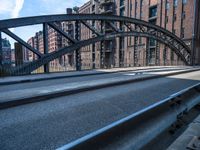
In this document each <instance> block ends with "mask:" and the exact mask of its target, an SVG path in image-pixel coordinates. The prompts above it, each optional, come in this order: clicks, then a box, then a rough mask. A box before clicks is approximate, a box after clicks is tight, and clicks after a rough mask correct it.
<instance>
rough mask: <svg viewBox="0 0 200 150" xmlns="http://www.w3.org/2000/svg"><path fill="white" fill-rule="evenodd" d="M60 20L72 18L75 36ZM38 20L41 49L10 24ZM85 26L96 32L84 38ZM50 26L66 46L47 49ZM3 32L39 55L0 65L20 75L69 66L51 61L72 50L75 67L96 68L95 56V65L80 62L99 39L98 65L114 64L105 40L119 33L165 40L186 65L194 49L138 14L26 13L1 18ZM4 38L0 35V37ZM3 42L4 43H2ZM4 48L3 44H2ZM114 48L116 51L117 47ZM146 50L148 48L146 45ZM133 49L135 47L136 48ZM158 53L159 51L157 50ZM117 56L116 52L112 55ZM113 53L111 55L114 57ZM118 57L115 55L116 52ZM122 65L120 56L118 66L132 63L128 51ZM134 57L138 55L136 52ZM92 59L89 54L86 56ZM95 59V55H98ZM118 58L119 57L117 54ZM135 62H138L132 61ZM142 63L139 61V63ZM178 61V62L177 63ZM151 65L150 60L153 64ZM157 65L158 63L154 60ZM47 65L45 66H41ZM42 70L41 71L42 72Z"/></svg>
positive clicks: (1, 30) (0, 30)
mask: <svg viewBox="0 0 200 150" xmlns="http://www.w3.org/2000/svg"><path fill="white" fill-rule="evenodd" d="M91 21H94V22H95V24H96V25H95V26H93V25H92V24H91ZM59 22H70V23H71V22H73V25H74V36H71V35H70V34H69V31H64V30H63V29H62V28H60V27H59V26H57V23H59ZM35 24H42V25H43V47H44V49H43V51H44V53H42V52H41V51H40V50H39V49H37V48H35V47H34V46H31V45H29V44H27V43H26V42H25V41H24V40H23V39H21V38H20V37H19V36H17V35H16V34H14V33H12V32H11V31H10V30H9V28H13V27H22V26H28V25H35ZM119 24H121V25H123V28H121V26H119ZM82 26H85V28H87V29H88V30H89V31H91V32H92V33H93V34H92V35H90V37H89V38H88V39H84V38H81V27H82ZM107 26H109V27H110V30H109V31H107V30H106V27H107ZM48 28H53V29H54V30H55V31H56V32H57V33H58V34H60V35H61V36H62V37H64V38H66V39H67V40H68V41H69V43H68V45H66V46H65V47H61V48H59V49H57V50H55V51H53V52H50V53H49V52H48V34H49V33H48ZM0 32H4V33H5V34H7V35H8V36H10V37H12V38H13V39H15V40H16V41H17V42H19V43H20V44H21V45H23V46H24V47H26V48H27V50H29V51H31V52H32V53H34V55H36V56H37V59H36V60H34V61H32V62H29V63H28V64H27V63H26V64H21V65H18V66H17V67H16V66H15V67H10V68H8V67H5V66H3V65H2V64H1V65H0V70H1V72H2V73H1V74H7V75H20V74H28V73H32V72H34V71H35V72H37V71H36V70H37V69H38V68H39V69H38V70H40V71H41V70H42V68H43V70H44V72H49V71H50V70H52V71H56V70H66V67H64V69H61V68H62V67H60V66H59V65H55V66H56V67H55V68H54V67H52V68H53V69H50V68H49V66H51V65H50V64H51V62H52V61H54V60H57V59H59V58H61V57H63V56H64V55H67V54H69V53H73V54H74V65H75V68H76V70H80V69H81V68H82V69H91V68H90V67H91V66H92V68H94V66H95V67H96V66H97V64H94V60H92V61H91V60H89V61H91V63H93V64H92V65H91V64H90V65H88V66H87V67H86V66H81V65H82V64H84V62H83V59H82V58H81V54H82V52H81V48H83V47H85V46H89V45H93V44H96V43H99V46H100V47H102V48H100V49H99V66H100V67H105V68H106V67H107V68H109V67H110V66H112V65H111V64H109V65H108V66H106V63H108V62H106V60H105V59H106V58H105V50H104V47H105V43H104V41H106V40H113V39H114V40H118V39H119V38H120V37H130V36H137V37H143V38H147V39H154V40H156V41H158V42H159V43H162V44H164V45H166V46H167V47H169V48H170V49H171V50H172V51H173V52H174V53H176V55H177V56H178V57H180V60H181V61H182V62H184V63H185V64H186V65H190V64H191V61H190V56H191V51H190V49H189V48H188V46H187V45H186V44H185V43H184V42H183V41H182V40H181V39H180V38H178V37H177V36H176V35H174V34H172V33H171V32H169V31H167V30H165V29H163V28H161V27H159V26H157V25H153V24H150V23H148V22H145V21H142V20H138V19H135V18H128V17H122V16H108V15H97V14H78V15H77V14H73V15H50V16H38V17H27V18H18V19H9V20H2V21H0ZM0 39H1V38H0ZM0 46H1V45H0ZM0 49H2V46H1V48H0ZM116 50H117V49H115V50H114V51H116ZM146 50H147V49H146ZM133 51H134V49H133ZM90 53H91V54H92V52H91V51H90ZM156 54H157V53H156ZM113 56H114V55H113ZM113 56H112V57H113ZM115 57H116V56H115ZM117 57H118V56H117ZM122 57H123V58H122V60H123V61H122V65H121V64H120V60H119V61H118V63H115V64H117V65H116V66H117V67H120V66H130V65H132V64H131V63H130V62H129V64H128V63H127V62H126V61H125V59H127V57H126V56H125V55H123V56H122ZM133 57H135V56H133ZM87 59H90V58H87ZM95 59H96V58H95ZM118 59H119V58H118ZM133 64H134V65H135V63H133ZM138 64H139V63H136V65H138ZM147 64H148V60H147V61H146V63H145V65H147ZM177 64H179V63H177ZM150 65H151V64H150ZM155 65H158V64H156V63H155ZM42 66H44V67H42ZM40 71H39V72H40Z"/></svg>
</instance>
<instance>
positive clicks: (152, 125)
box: [57, 83, 200, 150]
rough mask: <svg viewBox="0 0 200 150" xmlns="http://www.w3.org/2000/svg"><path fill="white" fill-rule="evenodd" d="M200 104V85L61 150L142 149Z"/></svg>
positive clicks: (60, 149)
mask: <svg viewBox="0 0 200 150" xmlns="http://www.w3.org/2000/svg"><path fill="white" fill-rule="evenodd" d="M199 103H200V83H198V84H196V85H193V86H191V87H188V88H186V89H184V90H182V91H180V92H178V93H174V94H173V95H170V96H169V97H168V98H166V99H163V100H161V101H159V102H157V103H155V104H153V105H151V106H149V107H147V108H145V109H142V110H140V111H138V112H136V113H134V114H132V115H130V116H127V117H125V118H123V119H121V120H119V121H116V122H114V123H112V124H110V125H108V126H106V127H104V128H101V129H99V130H97V131H94V132H92V133H90V134H88V135H86V136H84V137H82V138H80V139H77V140H75V141H73V142H71V143H69V144H66V145H64V146H62V147H60V148H58V149H57V150H79V149H81V150H83V149H87V150H90V149H95V150H97V149H115V150H117V149H120V150H129V149H130V150H138V149H141V148H143V147H144V146H145V145H146V144H148V143H149V142H151V141H152V140H153V139H155V138H156V137H157V136H158V135H160V134H161V133H162V132H163V131H165V130H166V129H167V128H169V127H170V126H171V125H173V123H175V122H176V121H177V120H178V119H180V118H181V117H183V116H184V115H186V114H187V112H188V111H189V110H191V109H192V108H193V107H194V106H196V105H198V104H199Z"/></svg>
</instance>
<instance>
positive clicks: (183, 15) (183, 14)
mask: <svg viewBox="0 0 200 150" xmlns="http://www.w3.org/2000/svg"><path fill="white" fill-rule="evenodd" d="M182 19H185V11H183V13H182Z"/></svg>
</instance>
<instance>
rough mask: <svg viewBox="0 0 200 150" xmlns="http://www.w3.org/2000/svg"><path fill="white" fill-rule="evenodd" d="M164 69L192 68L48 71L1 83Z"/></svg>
mask: <svg viewBox="0 0 200 150" xmlns="http://www.w3.org/2000/svg"><path fill="white" fill-rule="evenodd" d="M161 68H162V69H164V68H166V69H167V68H174V69H176V68H177V69H178V68H182V69H185V68H192V67H189V66H153V67H129V68H112V69H96V70H86V71H70V72H60V73H48V74H32V75H25V76H12V77H1V78H0V85H8V84H16V83H23V82H34V81H41V80H49V79H59V78H66V77H80V76H88V75H100V74H108V73H116V72H127V71H141V70H148V69H161Z"/></svg>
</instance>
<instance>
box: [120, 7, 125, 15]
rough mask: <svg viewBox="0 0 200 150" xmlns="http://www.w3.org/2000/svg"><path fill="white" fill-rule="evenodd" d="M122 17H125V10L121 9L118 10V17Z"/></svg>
mask: <svg viewBox="0 0 200 150" xmlns="http://www.w3.org/2000/svg"><path fill="white" fill-rule="evenodd" d="M124 15H125V9H124V8H122V9H120V16H124Z"/></svg>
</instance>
